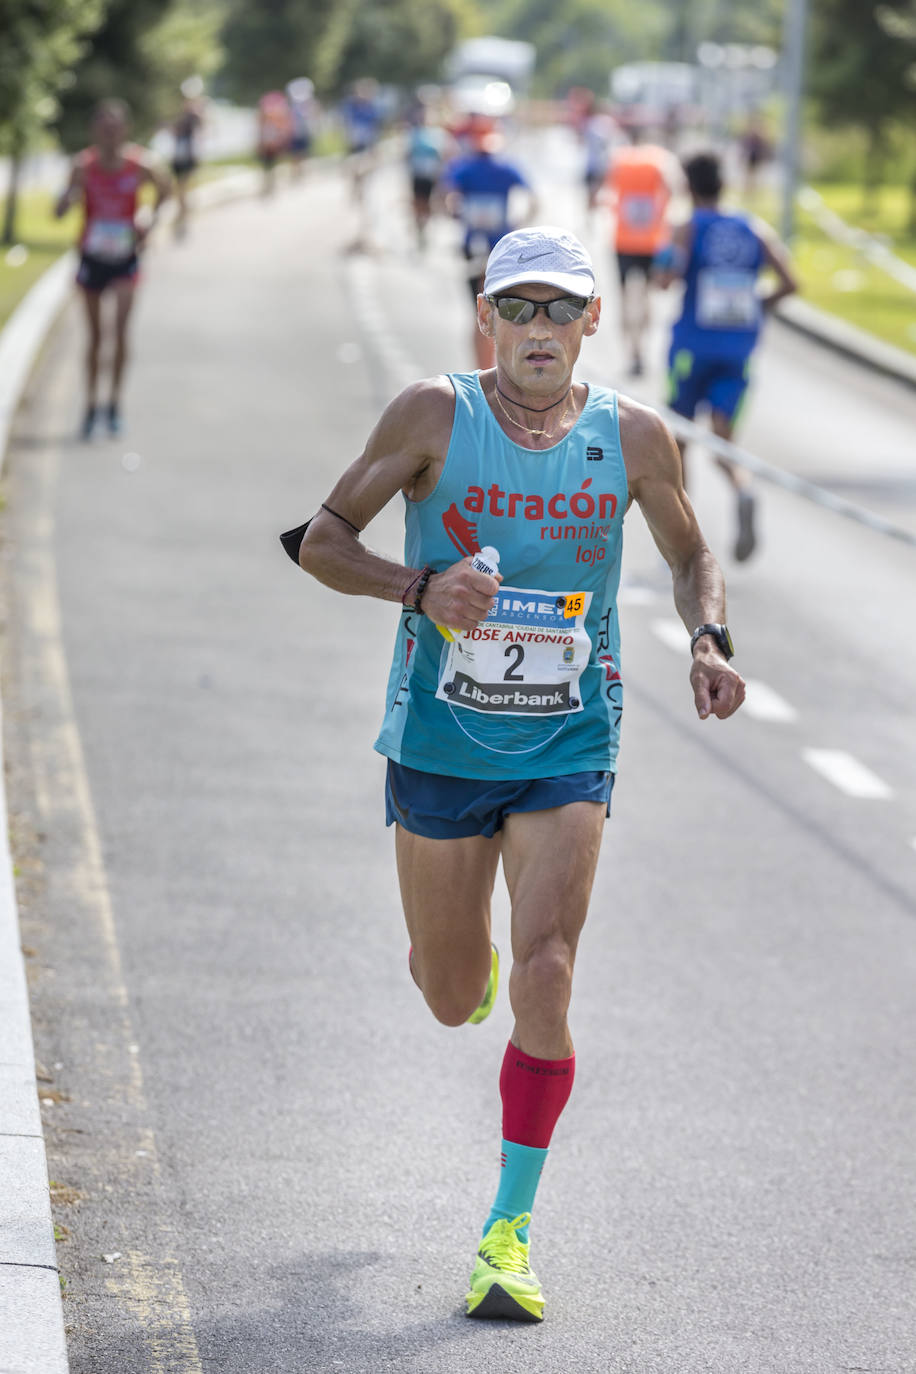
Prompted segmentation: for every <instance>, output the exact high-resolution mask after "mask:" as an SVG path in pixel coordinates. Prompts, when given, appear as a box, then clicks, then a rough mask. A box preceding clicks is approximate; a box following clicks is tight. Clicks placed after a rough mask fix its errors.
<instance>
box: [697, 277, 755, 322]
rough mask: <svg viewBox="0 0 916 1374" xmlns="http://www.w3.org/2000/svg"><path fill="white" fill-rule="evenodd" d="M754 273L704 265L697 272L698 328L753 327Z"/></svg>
mask: <svg viewBox="0 0 916 1374" xmlns="http://www.w3.org/2000/svg"><path fill="white" fill-rule="evenodd" d="M756 281H757V277H756V273H754V272H741V271H727V270H725V269H724V268H721V267H706V268H704V269H703V270H702V271H700V272H698V273H697V324H698V325H700V327H701V328H702V329H753V328H754V327H755V325H756V324H757V321H758V312H759V308H760V302H759V298H758V296H757V290H756Z"/></svg>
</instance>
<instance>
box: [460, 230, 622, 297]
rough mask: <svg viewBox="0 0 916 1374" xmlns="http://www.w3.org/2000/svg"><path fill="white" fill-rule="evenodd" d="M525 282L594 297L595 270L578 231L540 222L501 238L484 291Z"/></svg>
mask: <svg viewBox="0 0 916 1374" xmlns="http://www.w3.org/2000/svg"><path fill="white" fill-rule="evenodd" d="M525 282H539V283H540V284H541V285H543V286H556V287H557V288H558V290H560V291H568V292H569V293H570V295H572V296H591V295H593V294H594V291H595V269H594V267H593V266H592V260H591V258H590V257H589V255H588V252H587V250H586V248H585V247H584V245H583V244H581V243H580V242H579V240H578V239H577V238H576V236H575V234H571V233H570V232H569V230H568V229H558V228H557V227H556V225H553V224H537V225H535V226H534V227H533V228H530V229H514V230H513V231H512V233H511V234H504V235H503V237H502V238H501V239H500V240H499V242H498V243H497V245H496V247H495V248H494V249H493V251H492V253H491V254H490V256H489V258H488V259H487V274H486V277H485V278H484V283H483V294H484V295H485V296H495V295H498V293H499V292H500V291H505V289H506V287H508V286H522V285H523V284H524V283H525Z"/></svg>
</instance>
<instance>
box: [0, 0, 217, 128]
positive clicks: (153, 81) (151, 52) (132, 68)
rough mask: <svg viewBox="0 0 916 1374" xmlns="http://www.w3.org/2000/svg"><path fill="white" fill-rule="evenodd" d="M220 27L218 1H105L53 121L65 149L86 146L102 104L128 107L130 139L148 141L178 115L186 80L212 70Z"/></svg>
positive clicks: (214, 63) (215, 63) (1, 0)
mask: <svg viewBox="0 0 916 1374" xmlns="http://www.w3.org/2000/svg"><path fill="white" fill-rule="evenodd" d="M2 2H3V0H0V3H2ZM222 19H223V5H222V3H221V2H220V0H108V6H107V14H106V17H105V22H104V23H103V24H102V25H101V27H100V28H99V29H98V30H97V32H96V33H95V34H94V35H93V38H92V43H91V45H90V47H89V48H88V50H87V51H86V53H85V55H84V57H83V58H82V60H81V61H80V62H79V63H78V65H77V66H76V68H75V69H74V78H75V79H74V82H73V84H72V86H71V87H70V89H69V90H68V91H67V93H66V94H65V96H64V98H63V99H62V101H61V111H60V115H59V117H58V119H57V120H56V121H55V127H56V129H57V132H58V134H59V136H60V139H61V142H62V143H63V145H64V147H65V148H66V149H68V150H70V151H72V150H74V149H76V148H79V147H82V146H83V145H84V144H85V143H86V140H87V137H88V131H89V122H90V119H91V115H92V110H93V107H94V106H95V105H96V104H97V102H98V101H99V100H103V99H105V98H106V97H109V96H117V97H119V99H121V100H126V101H127V103H128V105H129V106H130V109H131V114H132V132H133V134H134V135H135V136H136V137H138V138H141V139H143V138H147V137H149V135H150V134H151V133H152V132H153V130H154V129H155V128H156V127H157V125H158V124H160V123H161V122H162V121H163V120H164V119H167V118H169V117H171V116H174V115H175V114H176V113H177V110H178V108H179V106H180V104H181V95H180V93H179V89H178V88H179V86H180V84H181V82H182V81H183V80H184V79H185V77H188V76H192V75H194V74H196V73H201V74H203V75H205V74H208V73H209V72H213V71H215V70H216V68H217V67H218V66H219V64H220V61H221V57H222V54H221V49H220V46H219V41H218V34H219V29H220V26H221V24H222Z"/></svg>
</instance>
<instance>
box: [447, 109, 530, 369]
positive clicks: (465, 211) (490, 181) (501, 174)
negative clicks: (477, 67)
mask: <svg viewBox="0 0 916 1374" xmlns="http://www.w3.org/2000/svg"><path fill="white" fill-rule="evenodd" d="M469 138H470V144H471V151H470V152H469V153H468V155H467V156H466V157H461V158H458V159H457V160H456V161H455V162H453V163H451V164H450V165H449V166H448V167H447V168H446V169H445V173H444V176H443V184H444V186H445V189H446V202H445V203H446V206H447V207H448V209H449V210H450V211H451V212H452V213H453V214H454V215H456V216H457V217H458V218H459V219H460V220H461V223H462V225H463V227H464V241H463V244H462V248H463V250H464V256H465V258H466V259H467V270H468V285H469V286H470V289H471V299H472V301H473V302H474V312H475V314H474V330H473V335H472V338H473V344H474V357H475V360H476V363H477V366H478V367H482V368H483V367H492V366H493V361H494V352H493V339H492V336H491V335H484V334H483V333H482V332H481V330H480V328H479V325H478V320H477V313H476V312H477V297H478V296H479V295H480V293H481V291H482V290H483V277H484V272H485V271H486V266H487V257H488V256H489V253H490V249H491V248H492V247H493V246H494V244H497V243H498V242H499V240H500V239H501V238H502V237H503V235H504V234H507V233H508V232H509V230H510V229H511V228H512V225H511V224H510V222H509V196H510V194H511V193H512V191H513V190H515V189H516V188H518V189H520V190H521V191H524V192H525V193H526V196H527V207H526V214H525V215H524V216H522V218H526V219H527V218H530V217H532V216H533V215H534V213H535V201H534V192H533V191H532V190H531V187H530V185H529V183H528V179H527V177H526V176H525V175H524V173H523V172H522V171H521V170H520V168H518V167H517V166H516V165H515V163H514V162H509V161H508V160H506V159H503V158H501V157H499V156H498V154H499V153H500V152H501V151H502V147H503V143H504V139H503V136H502V134H501V133H499V132H498V130H496V129H493V128H490V129H487V128H474V129H473V130H472V131H471V132H470V134H469Z"/></svg>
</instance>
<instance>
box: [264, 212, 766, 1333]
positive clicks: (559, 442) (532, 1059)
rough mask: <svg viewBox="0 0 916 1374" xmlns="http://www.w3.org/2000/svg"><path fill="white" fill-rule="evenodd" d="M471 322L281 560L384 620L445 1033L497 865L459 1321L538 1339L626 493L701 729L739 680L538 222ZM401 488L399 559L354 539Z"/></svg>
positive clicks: (397, 770)
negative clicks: (538, 1228) (496, 1145)
mask: <svg viewBox="0 0 916 1374" xmlns="http://www.w3.org/2000/svg"><path fill="white" fill-rule="evenodd" d="M477 305H478V319H479V324H480V329H481V331H482V332H483V333H485V334H488V335H490V336H491V337H493V338H494V340H495V344H496V366H495V368H494V369H492V370H491V371H488V372H484V373H458V374H454V375H452V376H448V377H434V378H430V379H428V380H426V381H421V382H416V383H414V384H413V385H412V386H410V387H408V388H407V389H406V390H405V391H403V392H402V393H401V394H400V395H399V396H398V397H396V398H395V400H394V401H392V403H391V404H390V405H389V406H388V408H387V409H386V411H385V412H384V414H383V415H382V417H381V419H380V420H379V422H378V424H377V425H376V427H375V429H374V430H373V432H372V434H371V435H370V437H369V440H368V443H367V445H366V448H365V450H364V452H363V454H362V455H361V457H359V458H358V459H357V460H356V462H355V463H353V465H352V466H351V467H350V468H349V469H348V470H347V472H346V473H345V474H344V475H343V476H342V477H341V479H340V480H339V482H338V483H337V485H336V486H335V487H334V489H333V491H332V492H331V494H330V496H329V497H328V500H327V504H326V505H323V506H322V509H321V510H320V512H319V513H318V515H317V516H316V517H315V519H314V520H312V521H311V523H310V524H309V525H308V526H306V527H304V528H300V529H299V530H295V531H290V532H289V534H288V535H286V536H284V543H285V546H286V547H287V551H288V552H291V553H292V556H293V557H295V556H296V552H297V550H298V559H299V562H300V564H301V566H302V567H303V568H304V569H305V570H306V571H308V572H311V573H312V574H313V575H314V576H315V577H317V578H318V579H319V580H320V581H322V582H324V583H325V584H326V585H328V586H330V587H333V588H335V589H336V590H338V591H341V592H347V593H350V594H353V595H363V596H375V597H378V598H380V599H381V600H385V601H394V602H398V601H399V602H401V604H402V606H403V615H402V617H401V622H400V626H399V630H398V634H397V640H396V646H395V652H394V661H393V664H392V670H391V676H390V680H389V687H388V698H387V712H386V715H385V720H384V723H383V726H382V730H381V734H380V736H379V739H378V741H377V743H376V748H377V749H379V751H380V752H381V753H383V754H386V755H387V756H388V760H389V763H388V780H387V786H386V807H387V816H388V822H389V824H390V823H392V822H394V823H395V825H396V847H397V860H398V872H399V876H400V884H401V895H402V900H403V904H404V913H405V916H406V920H407V929H408V932H409V936H410V940H411V942H412V948H411V953H410V968H411V972H412V975H413V977H414V980H415V981H416V982H417V984H418V985H419V987H420V989H421V990H422V993H423V996H424V997H425V999H426V1001H427V1003H428V1004H429V1007H430V1009H431V1011H432V1012H433V1015H434V1016H435V1017H436V1018H437V1019H438V1020H439V1021H441V1022H443V1023H444V1024H446V1025H449V1026H458V1025H461V1024H462V1023H463V1022H465V1021H468V1020H470V1021H472V1022H476V1021H479V1020H482V1019H483V1017H484V1016H486V1014H487V1013H488V1012H489V1010H490V1008H491V1007H492V1004H493V1000H494V997H495V993H496V980H497V971H498V963H497V958H496V954H495V950H493V949H492V947H491V944H490V898H491V894H492V890H493V884H494V880H495V877H496V869H497V864H498V863H499V860H500V858H502V863H503V871H504V873H505V876H506V881H507V885H508V889H509V893H510V896H511V901H512V955H513V963H512V970H511V973H510V978H509V997H510V1001H511V1003H512V1009H513V1012H514V1013H515V1028H514V1030H513V1032H512V1038H511V1040H510V1043H509V1045H508V1047H507V1049H506V1052H505V1056H504V1059H503V1063H502V1070H501V1073H500V1091H501V1096H502V1103H503V1129H502V1135H503V1141H502V1147H501V1148H502V1167H501V1171H500V1181H499V1188H498V1191H497V1194H496V1198H495V1201H494V1203H493V1206H492V1208H491V1210H490V1213H489V1215H488V1217H487V1219H486V1222H485V1224H484V1228H483V1232H484V1234H483V1240H482V1241H481V1243H480V1247H479V1250H478V1254H477V1259H476V1264H475V1268H474V1272H473V1274H472V1277H471V1284H470V1291H469V1293H468V1295H467V1310H468V1314H469V1315H471V1316H478V1317H496V1316H499V1317H513V1318H518V1319H519V1320H523V1321H539V1320H540V1319H541V1317H542V1315H543V1310H544V1298H543V1294H542V1293H541V1289H540V1284H539V1283H538V1280H537V1278H536V1276H535V1274H534V1272H533V1271H532V1269H531V1267H530V1264H529V1260H528V1253H529V1251H528V1245H529V1242H528V1225H529V1222H530V1212H531V1207H532V1204H533V1201H534V1195H535V1191H536V1188H537V1185H538V1179H539V1176H540V1173H541V1169H542V1167H543V1164H544V1160H545V1157H546V1154H547V1147H548V1145H549V1144H550V1139H551V1135H552V1133H553V1129H554V1126H555V1125H556V1122H557V1119H558V1118H559V1116H560V1113H561V1112H562V1110H563V1108H564V1106H565V1105H566V1102H567V1099H568V1098H569V1094H570V1090H571V1088H572V1084H573V1073H574V1069H575V1057H574V1053H573V1045H572V1040H571V1038H570V1033H569V1027H568V1025H567V1020H566V1013H567V1008H568V1005H569V1000H570V991H571V986H572V973H573V963H574V960H575V954H576V944H577V941H578V938H579V933H580V931H581V929H582V925H583V923H584V921H585V916H586V911H587V908H588V901H589V895H590V892H591V887H592V880H593V877H594V873H595V865H596V862H597V859H598V850H599V847H600V843H601V835H602V830H603V827H604V821H605V818H606V816H607V815H608V813H609V807H610V794H611V787H612V785H613V782H614V769H615V767H616V758H617V741H618V734H619V727H620V715H621V682H620V671H619V661H620V659H619V643H618V640H619V631H618V623H617V607H616V594H617V586H618V581H619V577H620V554H621V535H622V526H623V517H624V514H625V512H626V510H627V508H628V506H629V503H630V502H631V501H634V500H635V501H637V502H638V503H639V505H640V506H641V508H642V511H643V514H644V516H645V518H646V520H647V521H648V524H649V527H650V529H651V530H652V533H653V535H654V537H655V540H656V542H657V544H658V547H659V548H660V550H661V552H662V553H663V555H664V556H665V558H666V559H667V561H668V563H669V564H670V566H671V570H672V576H673V583H674V599H675V603H676V605H677V608H678V611H679V612H680V615H681V618H682V620H683V621H684V624H685V626H686V627H687V634H685V641H684V642H685V647H686V646H687V644H688V642H689V643H691V644H692V647H693V664H692V667H691V670H690V683H691V688H692V691H693V696H694V701H695V704H696V709H697V712H698V714H699V716H700V718H701V719H706V718H707V717H709V716H710V715H715V716H718V717H719V718H720V719H724V718H725V717H727V716H730V715H731V714H732V712H733V711H735V710H736V709H737V708H738V706H740V704H741V702H742V700H743V698H744V683H743V682H742V680H741V678H740V677H739V676H738V674H737V673H736V672H735V671H734V669H733V668H731V667H730V665H729V663H728V658H729V657H730V656H731V648H730V641H729V638H728V632H727V630H726V629H725V628H724V626H723V624H722V622H723V621H724V619H725V590H724V585H723V581H722V575H721V573H720V571H719V568H718V565H717V564H716V562H715V560H714V559H713V557H712V555H711V554H710V552H709V549H708V548H707V546H706V544H705V542H704V540H703V536H702V535H701V533H700V531H699V529H698V527H697V523H696V520H695V518H694V515H693V511H692V510H691V508H690V503H689V501H688V499H687V496H686V494H685V492H684V489H683V486H682V484H681V465H680V460H679V457H678V452H677V448H676V447H675V444H674V441H673V439H672V437H671V435H670V434H669V432H668V430H667V429H666V428H665V426H664V425H663V423H662V422H661V420H660V419H659V418H658V416H657V415H655V414H654V413H653V412H652V411H651V410H648V409H647V408H646V407H644V406H641V405H638V404H636V403H635V402H633V401H630V400H627V399H626V398H625V397H622V396H618V395H617V394H616V393H614V392H613V391H609V390H606V389H605V388H603V387H594V386H591V387H590V386H586V385H584V384H583V383H581V382H574V381H573V375H572V374H573V366H574V364H575V362H576V359H577V357H578V354H579V349H580V346H581V343H582V340H583V338H585V337H586V336H588V335H591V334H594V333H595V330H596V329H597V328H598V320H599V315H600V309H601V305H600V301H599V299H598V297H597V295H596V292H595V278H594V273H593V270H592V265H591V261H590V259H589V257H588V254H587V253H586V251H585V249H584V248H583V247H582V245H581V243H580V242H579V241H578V239H576V238H575V237H574V236H573V235H572V234H569V233H567V232H566V231H564V230H562V229H555V228H552V227H538V228H532V229H522V230H518V231H516V232H514V233H510V234H508V235H507V236H506V237H504V238H503V239H502V240H501V241H500V242H499V244H497V246H496V248H495V249H494V250H493V252H492V253H491V254H490V257H489V261H488V264H487V269H486V276H485V281H484V289H483V292H482V293H481V295H480V297H479V298H478V302H477ZM399 491H400V492H401V493H402V494H403V496H404V497H405V498H406V526H407V536H406V565H401V564H400V563H392V562H389V561H387V560H386V559H384V558H382V557H379V556H377V555H376V554H373V553H370V552H369V551H368V549H367V548H366V547H365V546H364V545H363V543H362V542H361V540H360V538H359V535H360V532H361V531H362V530H363V529H364V527H365V526H366V525H367V524H368V523H369V521H370V520H372V519H373V517H374V516H375V515H377V514H378V512H379V511H380V510H381V509H382V507H383V506H385V505H386V504H387V502H388V501H390V500H391V499H392V497H394V496H396V495H397V493H398V492H399ZM482 545H484V546H485V545H490V546H492V547H493V548H495V549H496V550H497V551H498V553H499V554H500V563H499V574H498V575H496V576H491V575H489V574H488V573H485V572H482V571H478V570H476V569H475V568H474V566H473V565H472V555H473V554H474V553H475V552H476V551H478V550H479V549H480V548H481V546H482ZM456 555H457V556H456ZM438 626H448V627H451V631H450V633H451V634H452V635H453V636H454V637H453V638H451V639H449V640H446V638H444V637H443V634H442V633H441V632H440V630H439V628H437V627H438ZM691 631H692V637H690V638H689V639H688V635H689V634H690V632H691Z"/></svg>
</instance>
